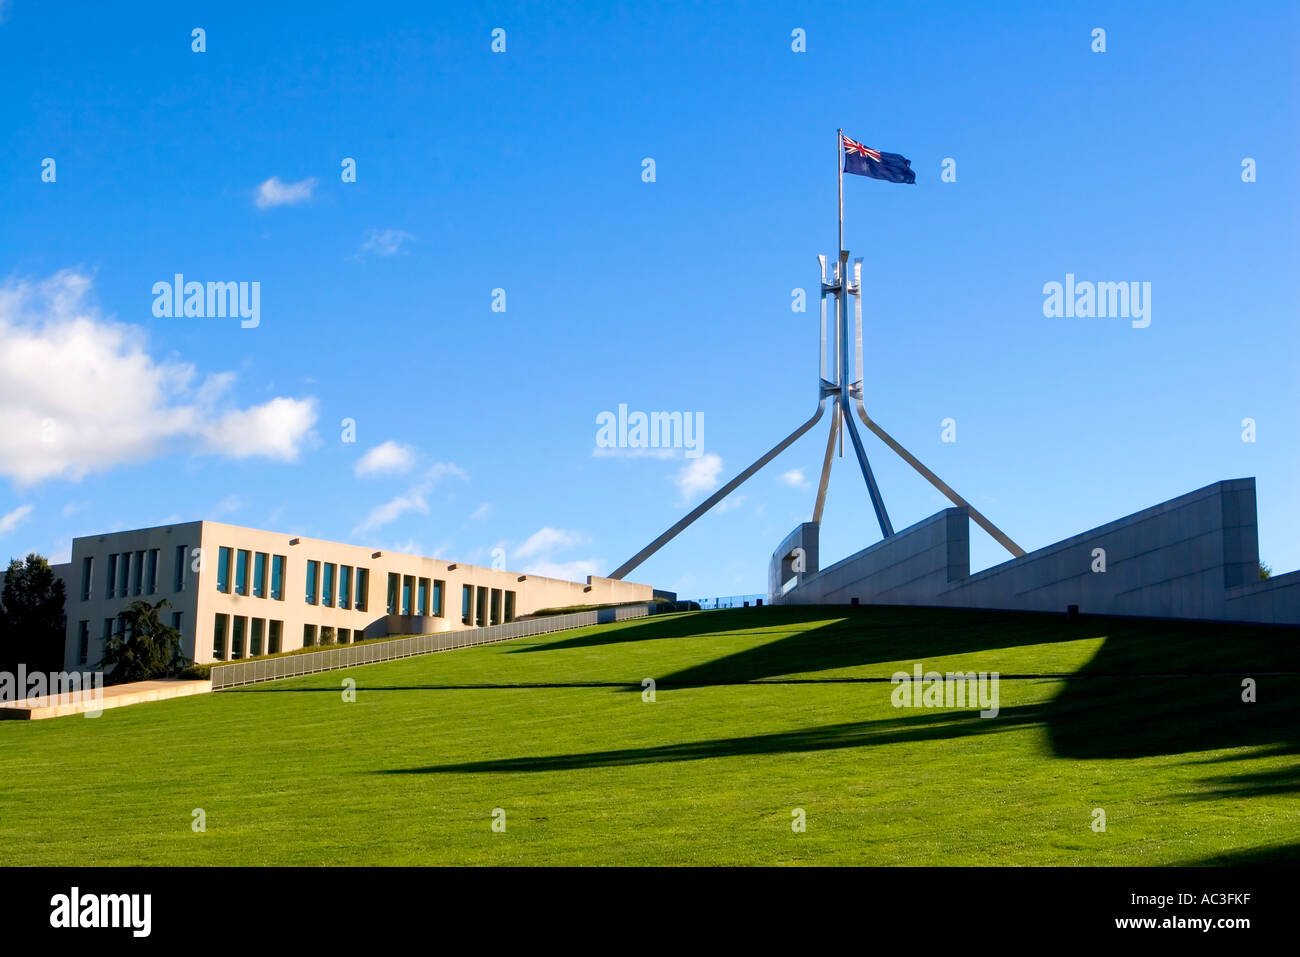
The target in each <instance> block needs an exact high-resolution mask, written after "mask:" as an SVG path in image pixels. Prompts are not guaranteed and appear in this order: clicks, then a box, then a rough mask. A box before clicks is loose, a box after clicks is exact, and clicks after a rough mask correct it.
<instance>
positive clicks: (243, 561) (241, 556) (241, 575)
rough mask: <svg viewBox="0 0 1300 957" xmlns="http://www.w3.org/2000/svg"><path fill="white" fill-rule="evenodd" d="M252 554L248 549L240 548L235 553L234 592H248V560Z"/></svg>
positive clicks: (243, 593) (245, 593)
mask: <svg viewBox="0 0 1300 957" xmlns="http://www.w3.org/2000/svg"><path fill="white" fill-rule="evenodd" d="M251 557H252V556H251V555H250V554H249V551H248V549H246V548H241V549H240V550H239V552H238V554H236V555H235V594H236V595H247V594H248V560H249V558H251Z"/></svg>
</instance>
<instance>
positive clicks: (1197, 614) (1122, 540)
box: [773, 478, 1300, 624]
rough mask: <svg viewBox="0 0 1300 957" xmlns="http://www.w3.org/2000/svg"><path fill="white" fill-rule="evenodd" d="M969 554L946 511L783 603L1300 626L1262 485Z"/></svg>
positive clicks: (958, 514) (1298, 577)
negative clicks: (1018, 548)
mask: <svg viewBox="0 0 1300 957" xmlns="http://www.w3.org/2000/svg"><path fill="white" fill-rule="evenodd" d="M1098 550H1100V551H1098ZM1103 553H1104V562H1105V571H1100V570H1098V569H1100V567H1101V560H1102V557H1103ZM969 556H970V524H969V516H968V514H967V512H966V510H965V509H961V508H950V509H945V510H944V511H942V512H939V513H938V514H936V515H933V516H931V517H930V518H928V519H925V520H924V521H921V522H918V523H917V524H915V525H913V526H911V527H910V528H906V529H904V530H902V531H901V532H898V533H897V534H896V535H894V536H893V537H892V538H889V539H887V540H885V541H883V542H880V543H878V544H876V545H872V546H871V547H869V548H866V549H863V550H862V551H860V552H858V553H857V554H855V555H851V556H849V557H848V558H846V559H844V560H843V561H840V562H836V563H835V564H834V565H831V566H830V567H828V568H826V569H824V570H823V571H821V572H819V573H818V574H816V575H813V576H809V578H808V579H807V580H806V581H805V582H803V583H802V584H801V585H800V586H799V587H797V588H796V589H794V590H793V591H791V592H789V593H788V594H787V595H785V596H784V598H783V599H777V598H776V596H773V600H783V601H785V602H787V603H845V604H847V603H849V602H851V600H852V599H854V598H856V599H858V600H859V601H860V602H863V603H867V604H913V605H949V606H954V607H970V608H1001V609H1024V610H1032V611H1064V610H1065V609H1066V608H1067V607H1068V606H1069V605H1078V606H1079V610H1080V611H1081V612H1084V613H1093V614H1109V615H1140V616H1153V617H1170V618H1209V619H1227V620H1238V621H1259V622H1278V623H1289V624H1300V573H1291V574H1289V575H1283V576H1279V577H1278V578H1275V579H1272V580H1271V581H1269V582H1260V581H1259V577H1258V565H1259V546H1258V537H1257V529H1256V525H1255V480H1254V479H1251V478H1246V479H1231V480H1228V481H1224V482H1217V483H1215V484H1214V485H1209V486H1206V487H1205V488H1202V489H1197V490H1196V491H1194V492H1189V493H1188V494H1186V495H1182V496H1179V497H1178V498H1175V499H1171V500H1170V501H1168V502H1163V503H1161V504H1160V505H1156V506H1153V507H1152V508H1148V509H1144V510H1143V511H1140V512H1136V513H1134V514H1132V515H1128V516H1125V517H1124V518H1121V519H1118V520H1116V521H1114V522H1110V523H1108V524H1106V525H1102V526H1100V527H1098V528H1094V529H1091V530H1090V531H1087V532H1083V533H1081V534H1079V535H1075V536H1072V537H1071V538H1067V539H1065V540H1064V541H1060V542H1057V543H1055V544H1053V545H1048V546H1046V547H1045V548H1040V549H1038V550H1037V551H1033V552H1030V553H1029V554H1027V555H1024V556H1023V557H1021V558H1016V559H1012V560H1010V561H1007V562H1004V563H1002V564H1001V565H996V566H994V567H993V568H988V569H985V570H984V571H981V572H979V573H977V574H975V575H970V574H968V572H969V562H970V557H969Z"/></svg>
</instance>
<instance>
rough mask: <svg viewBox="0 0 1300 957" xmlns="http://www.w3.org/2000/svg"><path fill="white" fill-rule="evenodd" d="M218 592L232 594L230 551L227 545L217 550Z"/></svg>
mask: <svg viewBox="0 0 1300 957" xmlns="http://www.w3.org/2000/svg"><path fill="white" fill-rule="evenodd" d="M217 591H221V592H225V593H226V594H229V593H230V549H228V548H227V547H226V546H225V545H222V546H221V547H220V548H218V549H217Z"/></svg>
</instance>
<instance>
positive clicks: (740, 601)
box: [691, 594, 767, 611]
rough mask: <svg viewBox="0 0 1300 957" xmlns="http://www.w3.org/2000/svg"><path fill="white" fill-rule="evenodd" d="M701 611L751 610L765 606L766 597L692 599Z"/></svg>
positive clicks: (759, 595)
mask: <svg viewBox="0 0 1300 957" xmlns="http://www.w3.org/2000/svg"><path fill="white" fill-rule="evenodd" d="M691 600H692V601H694V602H695V603H696V604H698V605H699V606H700V610H701V611H716V610H717V609H719V608H753V607H754V606H755V605H758V604H764V605H766V604H767V595H765V594H758V595H727V596H724V597H722V598H693V599H691Z"/></svg>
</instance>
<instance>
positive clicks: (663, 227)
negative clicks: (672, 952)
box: [0, 0, 1300, 596]
mask: <svg viewBox="0 0 1300 957" xmlns="http://www.w3.org/2000/svg"><path fill="white" fill-rule="evenodd" d="M461 6H462V5H450V4H448V5H443V4H437V5H434V4H426V3H393V4H382V5H381V4H374V5H370V6H361V7H358V6H356V5H353V4H338V5H331V4H312V5H310V6H308V5H291V4H252V3H235V2H227V3H221V4H215V3H213V4H204V3H179V4H178V3H169V4H161V3H159V4H135V5H131V6H130V7H126V8H119V7H116V6H115V5H104V4H90V3H84V4H58V3H36V2H34V0H8V2H5V3H3V4H0V10H2V11H3V22H0V81H2V83H3V89H4V96H3V97H2V98H0V128H2V129H3V133H4V143H5V147H6V148H5V149H4V151H3V153H0V209H2V210H3V215H2V216H0V415H2V416H3V417H4V419H5V421H6V423H7V432H8V437H7V438H5V437H0V483H2V484H0V552H4V553H6V554H11V555H17V554H22V553H25V552H26V551H28V550H36V551H39V552H42V553H44V554H47V555H50V556H52V557H54V558H56V559H58V558H65V557H66V555H67V553H68V549H69V545H70V541H71V539H72V538H73V537H74V536H78V535H85V534H91V533H96V532H101V531H108V530H112V529H117V528H133V527H139V526H147V525H156V524H162V523H165V522H168V521H175V520H193V519H199V518H209V519H214V520H219V521H227V522H233V523H237V524H245V525H251V526H255V527H264V528H271V529H275V530H281V531H284V532H287V533H293V534H301V535H308V536H316V537H322V538H331V539H337V540H342V541H356V542H360V543H373V544H374V545H375V546H376V547H386V548H391V549H403V550H406V551H412V552H416V553H420V554H434V555H439V556H442V557H447V558H456V559H458V560H461V561H466V562H478V563H482V564H488V563H490V561H491V554H492V550H493V549H494V548H498V547H499V548H503V549H504V550H505V557H506V564H507V566H508V567H511V568H520V569H525V570H533V571H537V572H543V571H549V572H552V573H562V574H571V575H581V574H586V573H589V572H595V573H598V574H605V573H608V572H609V571H610V570H612V569H613V568H614V567H615V566H617V565H618V564H620V563H621V562H622V561H623V560H624V559H626V558H627V557H629V556H630V555H632V554H633V553H634V552H636V551H637V550H638V549H639V548H640V547H641V546H642V545H644V544H645V543H646V542H648V541H649V540H650V539H652V538H653V537H655V536H656V535H658V534H659V532H661V531H662V530H663V529H664V528H665V527H667V526H668V525H669V524H671V523H672V522H673V521H675V520H676V518H677V517H679V515H680V514H682V512H683V511H684V510H685V509H686V508H687V507H689V505H690V504H692V503H693V502H695V501H698V500H699V499H700V498H701V497H702V496H703V495H704V494H705V490H706V489H707V488H708V486H709V483H710V482H711V481H715V482H721V481H725V480H726V479H727V478H729V477H730V476H731V475H732V474H734V473H735V472H737V471H739V470H740V469H742V468H743V467H745V466H746V465H747V464H749V462H750V461H752V460H753V459H754V458H756V457H757V456H758V455H759V454H761V453H762V452H763V451H765V450H766V449H767V448H769V447H770V446H771V445H773V444H774V443H775V442H776V441H777V440H779V439H780V438H782V437H783V436H784V435H785V434H787V433H788V432H789V431H791V430H792V429H793V428H794V427H795V426H796V425H798V424H799V423H800V422H802V421H803V420H804V419H805V418H807V416H808V415H809V414H810V413H811V412H812V409H813V406H814V402H815V398H816V391H815V388H816V366H815V362H816V357H815V344H814V336H815V323H816V319H815V316H816V307H815V301H816V300H815V299H814V300H813V303H814V305H813V307H812V308H811V309H810V311H808V312H807V313H803V314H798V313H794V312H792V310H791V290H793V289H795V288H796V287H801V288H804V289H807V290H809V291H810V292H811V291H815V290H816V288H817V287H816V284H817V280H818V275H817V271H816V269H817V267H816V262H815V256H816V255H817V254H818V253H833V251H834V246H835V231H834V230H835V202H836V194H835V179H834V177H833V171H832V168H831V162H832V159H831V150H832V149H833V147H834V143H835V141H834V135H835V129H836V128H837V127H839V126H843V127H844V129H845V132H846V133H847V134H848V135H850V136H852V137H854V138H856V139H859V140H862V141H863V142H865V143H866V144H867V145H868V146H873V147H877V148H881V149H885V150H889V151H893V152H899V153H902V154H904V155H906V156H907V157H908V158H909V159H910V160H911V161H912V166H913V168H914V170H915V171H916V173H917V184H916V185H915V186H900V185H893V184H889V183H884V182H876V181H873V180H869V179H865V178H860V177H848V178H847V181H846V183H845V220H846V226H845V241H846V246H847V247H848V248H849V249H850V250H851V251H852V252H853V253H854V255H862V256H864V258H865V260H866V262H865V266H864V286H865V299H864V303H865V324H866V332H865V335H866V349H867V352H868V354H869V360H868V362H869V370H870V373H869V376H868V381H867V385H866V395H867V402H868V407H869V409H870V410H871V411H872V413H873V415H874V417H875V418H876V419H877V420H878V421H880V422H881V423H882V425H884V427H885V428H886V429H888V430H889V431H891V432H892V433H893V434H894V435H895V436H896V437H897V438H898V439H899V440H900V441H902V442H903V444H904V445H906V446H908V447H909V448H910V449H911V450H912V451H913V452H914V453H915V454H916V455H917V456H918V457H919V458H920V459H921V460H922V461H924V462H925V463H926V464H928V465H929V466H930V467H931V468H933V469H934V470H935V471H936V472H937V473H938V474H939V475H940V476H942V477H943V478H944V479H945V480H946V481H948V482H949V483H950V484H951V485H952V486H953V487H954V488H956V489H957V490H958V491H959V492H961V493H962V494H963V495H965V496H966V497H967V498H968V499H970V500H971V502H972V503H973V504H975V505H976V506H977V507H979V508H981V509H982V510H984V511H985V512H986V514H988V515H989V516H990V518H992V519H993V521H995V522H996V523H998V524H999V525H1000V526H1001V527H1002V528H1003V529H1004V530H1006V531H1007V532H1008V533H1009V534H1010V535H1011V537H1012V538H1014V539H1016V540H1017V541H1018V542H1019V543H1020V544H1021V545H1023V546H1025V547H1027V548H1035V547H1039V546H1042V545H1046V544H1049V543H1051V542H1053V541H1056V540H1058V539H1060V538H1063V537H1065V536H1067V535H1070V534H1072V533H1075V532H1078V531H1080V530H1083V529H1085V528H1089V527H1092V526H1095V525H1098V524H1101V523H1103V522H1106V521H1109V520H1111V519H1114V518H1117V517H1119V516H1121V515H1124V514H1127V513H1128V512H1131V511H1134V510H1137V509H1139V508H1143V507H1146V506H1149V505H1152V504H1155V503H1157V502H1159V501H1163V500H1164V499H1167V498H1170V497H1173V496H1175V495H1178V494H1181V493H1184V492H1187V491H1190V490H1192V489H1194V488H1198V487H1200V486H1202V485H1205V484H1208V483H1210V482H1213V481H1216V480H1218V479H1222V478H1231V477H1238V476H1247V475H1253V476H1255V477H1256V478H1257V482H1258V497H1259V506H1260V522H1261V525H1260V550H1261V556H1262V557H1263V559H1264V560H1265V561H1267V562H1269V563H1270V564H1272V566H1273V567H1274V569H1275V570H1277V571H1286V570H1291V569H1294V568H1297V567H1300V534H1297V533H1298V532H1300V504H1297V500H1296V495H1295V492H1296V489H1297V486H1298V485H1300V482H1298V481H1297V479H1298V478H1300V453H1297V442H1296V436H1297V434H1300V421H1298V419H1300V415H1298V413H1297V409H1298V408H1300V405H1298V404H1297V402H1296V399H1297V375H1296V368H1297V359H1298V358H1300V350H1298V349H1297V345H1298V342H1300V336H1298V335H1297V322H1296V319H1297V302H1300V295H1298V293H1300V289H1298V288H1297V287H1298V285H1300V283H1298V282H1297V270H1296V264H1297V262H1300V248H1298V247H1300V242H1298V237H1297V223H1298V222H1300V216H1298V214H1300V202H1298V201H1297V197H1298V196H1300V193H1298V191H1297V188H1296V173H1297V170H1300V159H1298V156H1297V145H1298V142H1297V141H1298V139H1300V136H1298V135H1297V130H1300V124H1298V123H1297V119H1298V118H1300V117H1297V100H1298V98H1300V85H1298V84H1297V70H1296V63H1297V58H1296V54H1295V50H1296V49H1297V40H1300V16H1298V15H1297V7H1296V6H1295V5H1294V4H1292V3H1280V2H1279V3H1259V4H1249V5H1245V6H1240V5H1238V6H1231V5H1224V4H1218V3H1215V4H1209V3H1168V4H1140V5H1134V4H1131V3H1116V4H1087V5H1085V4H1072V5H1069V6H1068V7H1067V6H1065V5H1057V4H1038V3H1009V4H999V5H997V7H996V9H983V6H984V5H975V4H966V3H908V4H897V3H891V4H874V3H858V4H755V3H745V4H724V3H715V4H709V5H696V4H672V5H649V4H639V5H617V6H616V5H588V4H565V3H548V4H544V5H543V4H535V5H516V4H507V3H496V4H491V5H487V6H484V7H481V8H480V9H478V10H476V11H469V10H464V9H459V7H461ZM1135 7H1140V8H1141V9H1134V8H1135ZM196 27H199V28H202V29H204V30H205V31H206V52H203V53H196V52H193V51H192V49H191V44H192V38H191V31H192V30H193V29H194V28H196ZM1099 27H1100V28H1103V29H1104V30H1105V31H1106V51H1105V52H1104V53H1094V52H1093V51H1092V49H1091V46H1092V43H1093V40H1092V31H1093V30H1094V29H1095V28H1099ZM495 28H502V29H504V30H505V31H506V50H505V52H504V53H493V52H492V51H491V49H490V44H491V33H492V31H493V29H495ZM797 28H799V29H803V30H805V31H806V37H807V40H806V43H807V50H806V52H802V53H797V52H794V51H792V49H791V44H792V37H791V33H792V31H793V30H795V29H797ZM47 157H48V158H52V159H54V160H55V163H56V166H55V170H56V178H55V181H54V182H43V181H42V161H43V160H44V159H45V158H47ZM345 157H351V158H353V159H355V160H356V164H357V179H356V182H355V183H345V182H342V180H341V177H340V168H341V167H340V164H341V162H342V160H343V159H344V158H345ZM647 157H648V158H652V159H653V160H654V161H655V174H656V176H655V181H654V182H652V183H648V182H644V181H643V179H642V161H643V159H645V158H647ZM945 158H952V159H953V160H955V162H956V172H957V178H956V181H955V182H947V183H945V182H942V181H941V179H940V172H941V163H942V161H943V160H944V159H945ZM1246 158H1251V159H1253V160H1254V161H1255V163H1256V169H1257V181H1255V182H1251V183H1246V182H1243V181H1242V175H1241V174H1242V162H1243V160H1244V159H1246ZM268 181H270V185H264V184H267V183H268ZM295 184H300V185H297V187H296V191H295V189H294V186H295ZM259 196H261V197H263V200H264V202H263V203H262V204H261V205H259ZM267 198H269V199H271V200H280V202H278V203H277V202H272V203H270V204H267V203H266V202H265V200H266V199H267ZM176 273H182V274H184V275H185V276H186V278H187V279H191V280H199V281H235V282H254V281H256V282H258V283H260V295H261V300H260V324H259V325H258V326H257V327H256V328H248V329H246V328H241V326H240V323H239V321H238V320H237V319H229V318H227V319H197V318H156V317H155V316H154V315H153V312H152V305H153V301H154V297H153V294H152V292H151V290H152V287H153V285H154V284H155V283H157V282H159V281H170V280H171V279H172V277H173V275H174V274H176ZM1067 273H1072V274H1074V275H1075V276H1076V277H1077V278H1078V279H1079V280H1090V281H1126V282H1130V281H1136V282H1149V283H1151V289H1152V293H1151V324H1150V326H1149V327H1147V328H1144V329H1135V328H1133V327H1132V326H1131V324H1130V323H1129V322H1128V321H1126V320H1123V319H1119V318H1069V319H1066V318H1047V317H1045V316H1044V314H1043V300H1044V294H1043V286H1044V284H1045V283H1048V282H1052V281H1057V282H1063V281H1064V279H1065V276H1066V274H1067ZM498 288H499V289H504V290H505V294H506V309H505V311H504V312H494V311H493V310H492V301H493V300H492V290H494V289H498ZM620 404H626V405H627V406H628V407H629V409H631V410H644V411H657V410H666V411H681V412H683V413H690V414H692V415H699V416H702V419H703V423H704V436H703V438H704V442H703V452H704V455H702V456H700V457H699V458H686V457H684V456H673V457H662V456H650V455H633V454H627V453H626V451H625V452H624V453H623V454H615V455H600V454H596V451H597V450H596V448H595V445H596V442H595V438H596V417H597V416H598V415H599V414H600V413H601V412H603V411H614V410H616V409H617V408H618V406H619V405H620ZM945 418H952V419H954V420H955V421H956V424H957V426H956V428H957V441H956V442H952V443H944V442H942V441H941V426H940V423H941V421H942V420H943V419H945ZM1245 418H1253V419H1254V420H1255V421H1256V428H1257V440H1256V441H1255V442H1253V443H1250V442H1243V441H1242V425H1241V423H1242V420H1243V419H1245ZM345 419H350V420H354V421H355V424H356V426H355V438H356V441H355V442H348V441H343V439H344V437H345V436H344V427H343V425H342V423H343V421H344V420H345ZM866 441H867V448H868V454H869V455H870V456H871V459H872V464H873V466H874V467H875V470H876V474H877V477H878V479H879V483H880V486H881V489H882V491H883V493H884V496H885V500H886V502H887V504H888V506H889V508H890V512H891V516H892V518H893V521H894V525H895V527H896V528H902V527H904V526H906V525H909V524H911V523H913V522H915V521H918V520H920V519H922V518H924V517H926V516H928V515H930V514H932V513H933V512H935V511H937V510H938V509H940V508H942V507H944V506H945V505H946V504H947V503H946V501H945V500H944V499H942V498H941V497H940V496H939V495H938V493H937V492H935V491H934V490H933V489H932V488H930V486H928V485H927V484H926V483H925V482H924V481H923V480H922V479H921V478H920V477H919V476H917V475H915V474H914V473H912V472H911V470H910V469H908V467H907V466H906V465H904V464H903V463H902V462H900V461H898V460H896V459H895V458H894V457H893V456H892V454H891V453H890V452H889V451H888V450H887V449H886V448H884V447H883V446H882V445H881V444H880V443H879V442H877V441H876V440H875V439H874V438H871V437H867V439H866ZM824 442H825V432H824V431H823V430H822V429H818V430H817V431H816V432H814V433H812V434H810V435H808V436H806V437H805V438H804V439H802V440H801V441H800V442H799V443H797V444H796V445H795V446H794V447H792V448H791V449H790V450H788V451H787V452H786V453H785V455H784V456H782V457H781V458H780V459H778V460H777V462H775V463H773V464H772V465H771V466H769V468H768V469H767V470H766V471H764V472H762V473H760V474H759V475H758V476H757V477H756V478H754V479H752V480H751V481H750V482H749V483H748V484H747V485H746V486H745V487H744V488H743V489H742V490H741V491H740V492H739V493H737V495H736V496H733V501H732V502H731V504H730V505H729V507H728V508H727V509H726V510H725V511H717V510H715V511H714V512H713V513H710V514H709V515H707V516H706V517H705V518H703V519H701V520H700V521H699V522H698V523H697V524H696V525H695V526H693V527H692V528H691V529H690V530H688V531H687V532H686V533H684V534H683V535H681V536H680V537H679V538H678V539H677V540H676V541H674V542H673V543H672V544H670V545H669V546H668V547H667V548H665V549H664V550H663V551H661V552H660V553H659V554H658V555H656V556H655V557H654V558H652V559H651V560H650V561H649V562H647V563H646V564H645V565H644V566H642V568H641V569H639V570H638V571H637V572H636V573H634V574H633V575H632V576H630V577H631V578H633V579H635V580H640V581H648V582H651V583H653V584H655V585H657V586H660V587H664V588H669V589H674V590H677V591H679V592H681V593H682V594H683V595H690V596H705V595H727V594H735V593H741V592H753V591H760V590H762V589H763V588H764V587H765V568H766V561H767V557H768V555H769V554H770V552H771V550H772V548H773V547H775V545H776V544H777V542H778V541H779V540H780V539H781V538H782V537H783V536H784V535H785V533H786V532H788V531H789V530H790V529H791V528H792V527H793V526H794V525H795V524H796V523H798V522H800V521H806V520H807V519H808V517H809V514H810V512H811V508H812V501H813V496H814V493H815V489H814V487H813V486H814V485H815V482H816V476H817V471H818V468H819V466H820V458H821V453H822V450H823V447H824ZM376 448H378V449H379V451H377V452H376V451H374V450H376ZM367 466H368V467H367ZM800 473H802V480H801V477H800ZM878 537H879V533H878V531H877V530H876V528H875V521H874V517H873V516H872V513H871V509H870V504H869V501H868V499H867V497H866V494H865V490H864V488H863V486H862V482H861V479H860V477H859V476H858V475H857V473H856V468H855V466H854V463H853V460H852V459H851V458H844V459H839V460H837V461H836V463H835V472H834V475H833V477H832V483H831V491H830V495H829V499H828V504H827V509H826V516H825V522H824V526H823V536H822V554H823V557H824V560H832V559H836V558H839V557H842V556H843V555H846V554H848V553H850V552H852V551H854V550H856V549H858V548H861V547H863V546H865V545H867V544H870V543H871V542H872V541H875V540H876V539H877V538H878ZM972 538H973V543H972V565H973V567H976V568H979V567H984V566H987V565H990V564H994V563H996V562H998V561H1001V560H1002V559H1003V558H1004V557H1005V555H1004V553H1002V552H1001V550H1000V549H999V547H998V546H997V545H996V544H995V543H993V542H992V540H991V539H989V538H987V537H986V536H984V534H983V533H982V532H980V531H979V530H978V529H974V530H973V533H972Z"/></svg>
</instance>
